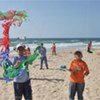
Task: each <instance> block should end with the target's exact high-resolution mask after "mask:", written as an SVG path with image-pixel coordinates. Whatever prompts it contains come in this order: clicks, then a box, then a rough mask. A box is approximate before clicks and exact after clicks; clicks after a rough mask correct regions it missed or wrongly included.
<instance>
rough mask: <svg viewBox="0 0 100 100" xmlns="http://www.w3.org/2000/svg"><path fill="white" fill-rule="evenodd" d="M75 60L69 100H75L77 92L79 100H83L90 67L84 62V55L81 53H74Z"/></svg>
mask: <svg viewBox="0 0 100 100" xmlns="http://www.w3.org/2000/svg"><path fill="white" fill-rule="evenodd" d="M74 57H75V58H74V60H73V61H72V62H71V64H70V68H69V71H70V73H71V74H70V83H69V100H74V97H75V94H76V92H77V94H78V95H77V96H78V99H77V100H83V99H84V98H83V92H84V88H85V80H84V78H85V76H87V75H88V74H89V69H88V65H87V64H86V62H85V61H83V60H82V57H83V54H82V52H81V51H76V52H75V53H74Z"/></svg>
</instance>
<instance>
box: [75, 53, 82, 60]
mask: <svg viewBox="0 0 100 100" xmlns="http://www.w3.org/2000/svg"><path fill="white" fill-rule="evenodd" d="M74 57H75V58H76V59H82V57H83V54H82V52H81V51H75V53H74Z"/></svg>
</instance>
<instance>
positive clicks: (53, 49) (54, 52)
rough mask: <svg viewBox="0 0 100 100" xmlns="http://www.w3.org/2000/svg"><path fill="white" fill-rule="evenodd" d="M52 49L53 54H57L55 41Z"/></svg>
mask: <svg viewBox="0 0 100 100" xmlns="http://www.w3.org/2000/svg"><path fill="white" fill-rule="evenodd" d="M51 50H52V56H53V55H55V56H56V44H55V43H53V45H52V47H51Z"/></svg>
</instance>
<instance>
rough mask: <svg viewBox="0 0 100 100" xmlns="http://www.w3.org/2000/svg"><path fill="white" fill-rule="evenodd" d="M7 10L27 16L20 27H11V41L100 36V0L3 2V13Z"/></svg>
mask: <svg viewBox="0 0 100 100" xmlns="http://www.w3.org/2000/svg"><path fill="white" fill-rule="evenodd" d="M8 10H26V11H27V14H28V18H27V21H25V22H24V23H23V24H22V26H21V27H14V26H12V27H11V29H10V37H11V38H16V37H24V36H26V37H31V38H36V37H37V38H47V37H50V38H60V37H61V38H63V37H64V38H68V37H75V38H76V37H100V0H0V11H2V12H5V11H8ZM1 23H2V22H0V24H1ZM2 31H3V30H2V27H1V26H0V37H2Z"/></svg>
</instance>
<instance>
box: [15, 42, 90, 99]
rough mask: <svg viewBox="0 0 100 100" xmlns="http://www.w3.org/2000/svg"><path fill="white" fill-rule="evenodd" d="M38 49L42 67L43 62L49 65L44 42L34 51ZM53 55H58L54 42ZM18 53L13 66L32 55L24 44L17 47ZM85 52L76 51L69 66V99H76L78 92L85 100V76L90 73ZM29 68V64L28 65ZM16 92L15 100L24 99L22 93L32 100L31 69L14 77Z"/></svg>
mask: <svg viewBox="0 0 100 100" xmlns="http://www.w3.org/2000/svg"><path fill="white" fill-rule="evenodd" d="M37 50H38V52H39V54H40V55H41V60H40V69H43V62H44V63H45V65H46V68H47V69H49V67H48V62H47V55H46V52H47V51H46V48H45V47H44V46H43V43H41V45H39V46H38V47H37V48H36V49H35V50H34V52H36V51H37ZM51 50H52V55H56V44H55V43H53V45H52V47H51ZM17 53H18V55H17V56H15V57H14V61H13V66H15V67H16V68H17V67H18V65H19V64H20V62H21V61H23V60H25V59H27V58H28V57H29V56H30V55H31V50H30V48H27V47H25V46H23V45H20V46H18V47H17ZM82 57H83V54H82V52H81V51H79V50H78V51H75V53H74V59H73V61H72V62H71V64H70V66H69V72H70V83H69V100H74V97H75V94H76V92H77V93H78V100H83V92H84V88H85V80H84V77H85V76H87V75H88V74H89V69H88V65H87V64H86V62H85V61H83V60H82ZM27 69H28V65H27ZM13 82H14V94H15V100H22V95H23V96H24V98H25V100H32V88H31V82H30V78H29V71H28V72H24V73H22V75H21V76H19V77H15V78H14V81H13Z"/></svg>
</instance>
